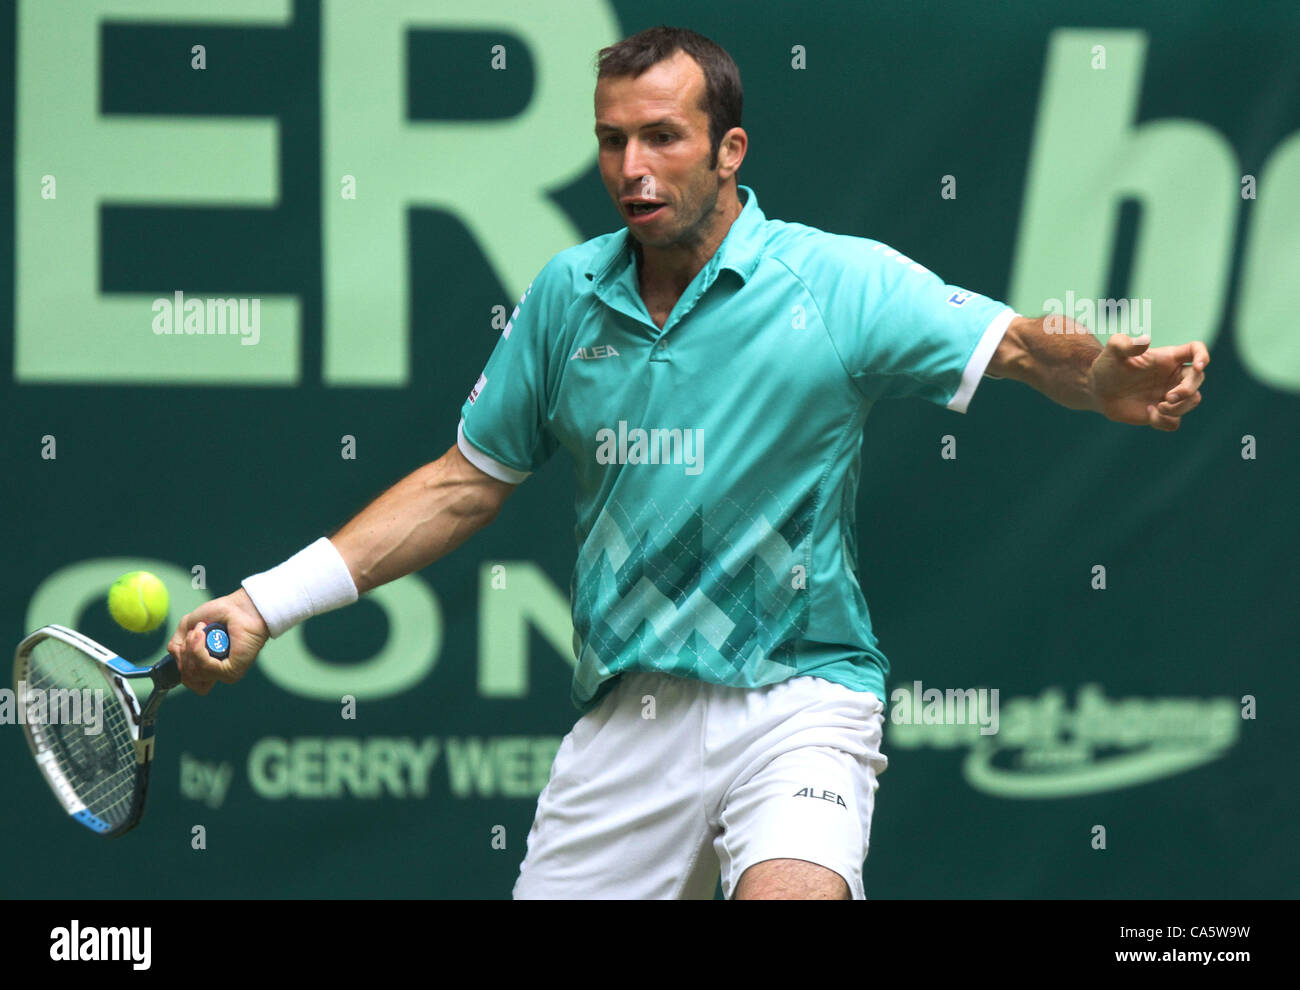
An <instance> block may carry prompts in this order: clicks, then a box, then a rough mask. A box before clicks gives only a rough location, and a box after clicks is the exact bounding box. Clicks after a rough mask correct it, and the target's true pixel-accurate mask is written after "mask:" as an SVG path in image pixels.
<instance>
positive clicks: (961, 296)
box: [948, 292, 973, 306]
mask: <svg viewBox="0 0 1300 990" xmlns="http://www.w3.org/2000/svg"><path fill="white" fill-rule="evenodd" d="M972 294H973V293H970V292H954V293H953V294H952V295H950V296H949V297H948V305H949V306H965V305H966V300H968V299H969V298H970V297H971V295H972Z"/></svg>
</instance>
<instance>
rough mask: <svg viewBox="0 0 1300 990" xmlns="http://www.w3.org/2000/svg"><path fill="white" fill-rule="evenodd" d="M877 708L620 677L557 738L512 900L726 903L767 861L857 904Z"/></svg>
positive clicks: (829, 692) (830, 693) (829, 688)
mask: <svg viewBox="0 0 1300 990" xmlns="http://www.w3.org/2000/svg"><path fill="white" fill-rule="evenodd" d="M883 712H884V703H883V702H882V701H881V699H879V698H878V697H876V696H875V695H874V694H871V693H870V692H862V691H854V690H852V689H850V688H847V687H844V686H843V685H840V684H834V683H832V682H831V681H827V680H824V679H822V678H820V677H807V676H806V677H795V678H791V679H789V680H786V681H782V682H781V683H779V684H772V685H768V686H766V687H761V688H735V687H722V686H720V685H717V684H709V683H706V682H704V681H699V680H694V679H687V678H680V677H669V676H666V675H662V674H652V673H633V674H625V675H623V677H622V679H621V680H620V682H619V683H618V684H617V685H615V687H614V688H613V689H612V690H611V691H610V692H609V694H607V695H606V696H605V697H604V698H603V699H602V700H601V703H600V704H599V705H598V706H597V707H596V708H595V709H593V710H592V711H590V712H588V713H587V714H586V715H584V716H583V717H582V718H580V719H579V720H578V722H577V724H576V725H574V727H573V730H572V731H571V732H569V734H568V735H566V736H565V737H564V740H563V741H562V742H561V744H560V749H559V751H558V753H557V754H556V756H555V762H554V763H553V764H552V766H551V776H550V781H549V783H547V785H546V787H545V789H544V790H543V791H542V794H541V797H540V798H539V799H538V802H537V815H536V817H535V818H534V820H533V826H532V829H531V830H530V831H529V833H528V850H527V853H526V855H525V857H524V861H523V864H522V865H521V866H520V870H519V879H518V880H517V881H516V882H515V888H514V896H515V897H516V898H519V899H523V898H553V899H561V898H562V899H578V898H608V899H632V898H635V899H648V898H659V899H705V900H707V899H711V898H712V897H713V895H714V891H715V888H716V886H717V882H718V877H719V874H721V878H722V892H723V894H724V896H726V897H727V898H728V899H730V898H731V897H732V895H733V894H734V893H735V890H736V884H737V883H738V882H739V880H740V877H741V874H743V873H744V872H745V870H747V869H748V868H749V867H751V866H753V865H754V864H755V863H761V862H763V861H764V860H769V859H801V860H806V861H808V862H810V863H816V864H818V865H820V866H824V867H826V868H827V869H830V870H834V871H835V872H836V873H838V874H839V875H840V876H841V877H843V878H844V880H845V881H846V882H847V883H848V886H849V890H850V892H851V893H852V896H853V897H854V899H856V900H863V899H865V897H866V895H865V894H864V892H863V888H862V863H863V861H864V860H865V859H866V856H867V840H868V837H869V835H870V832H871V812H872V808H873V805H874V799H875V791H876V787H877V783H876V777H877V775H878V774H880V773H882V772H883V771H884V769H885V767H886V766H888V760H887V759H886V758H885V757H884V756H882V755H881V753H880V741H881V730H882V728H883V724H884V715H883Z"/></svg>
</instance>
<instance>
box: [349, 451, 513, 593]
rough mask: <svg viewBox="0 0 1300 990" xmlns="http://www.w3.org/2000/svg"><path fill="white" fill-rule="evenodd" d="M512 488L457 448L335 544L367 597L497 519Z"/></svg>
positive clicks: (399, 487) (385, 498)
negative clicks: (484, 471) (381, 586)
mask: <svg viewBox="0 0 1300 990" xmlns="http://www.w3.org/2000/svg"><path fill="white" fill-rule="evenodd" d="M510 488H511V486H509V485H506V484H505V483H504V482H500V481H497V480H495V479H493V478H489V477H488V476H487V475H485V474H483V473H482V472H481V471H479V470H478V469H477V468H475V467H474V466H473V465H472V464H470V463H469V462H468V461H466V460H465V458H464V457H463V456H462V455H461V453H460V451H459V450H457V449H456V448H455V447H453V448H451V450H449V451H447V453H446V454H444V455H443V456H442V457H440V458H439V459H438V460H436V461H434V462H433V463H431V464H426V465H424V466H423V467H421V468H419V469H417V470H415V471H413V472H411V474H409V475H407V476H406V477H405V478H403V479H402V480H401V481H399V482H398V483H397V484H395V485H394V486H393V487H392V488H390V489H388V491H386V492H384V494H382V495H381V496H379V498H377V499H375V501H373V502H372V503H371V504H370V505H368V506H367V507H366V508H365V509H363V510H362V511H361V512H360V513H358V514H357V515H356V516H355V517H354V518H353V519H352V520H351V521H350V522H348V524H347V525H346V526H344V527H343V528H342V529H340V530H339V531H338V532H337V533H335V534H334V535H333V536H331V537H330V542H331V543H333V544H334V546H335V548H336V549H337V550H338V551H339V554H340V555H341V556H342V557H343V560H344V561H345V562H346V563H347V565H348V570H349V572H350V573H351V574H352V580H353V581H354V582H355V584H356V586H357V593H358V594H364V593H365V592H367V591H369V590H370V589H371V588H375V587H378V586H379V585H381V584H386V583H387V582H389V581H395V580H396V579H397V578H400V577H403V576H405V575H407V574H410V573H412V572H413V571H418V570H420V569H421V568H424V567H427V566H428V565H429V564H431V563H433V562H434V561H435V560H438V559H439V558H440V557H444V556H446V555H447V554H449V553H451V551H453V550H455V549H456V548H457V547H458V546H460V545H461V544H462V543H464V542H465V541H466V540H467V539H469V537H470V536H471V535H472V534H473V533H475V532H476V531H478V530H479V529H482V528H483V527H484V526H486V525H487V524H488V523H490V522H491V521H492V520H493V519H495V518H496V514H497V512H498V511H499V510H500V507H501V502H502V501H503V500H504V498H505V495H506V494H507V493H508V491H509V490H510Z"/></svg>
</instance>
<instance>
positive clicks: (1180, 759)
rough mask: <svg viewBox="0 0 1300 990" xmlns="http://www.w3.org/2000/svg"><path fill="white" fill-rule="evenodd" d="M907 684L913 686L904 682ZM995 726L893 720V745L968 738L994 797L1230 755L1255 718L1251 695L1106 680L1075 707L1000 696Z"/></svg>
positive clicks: (1108, 780) (1089, 785)
mask: <svg viewBox="0 0 1300 990" xmlns="http://www.w3.org/2000/svg"><path fill="white" fill-rule="evenodd" d="M903 690H904V691H906V690H907V689H903ZM1001 707H1002V711H1001V720H1000V724H999V726H998V731H997V732H996V733H995V734H994V735H982V734H981V733H980V726H979V725H978V723H976V722H972V721H969V720H967V721H965V722H958V721H954V720H951V719H947V718H944V719H942V720H940V719H938V718H936V719H934V720H916V721H912V722H910V723H908V722H903V723H896V722H891V723H890V724H888V725H887V726H886V728H885V743H886V745H887V746H893V747H899V748H903V749H913V748H918V747H921V746H932V747H934V748H935V749H956V748H958V747H966V749H967V753H966V760H965V762H964V764H963V766H962V775H963V776H964V777H965V778H966V783H968V784H970V786H971V787H973V788H974V789H975V790H977V791H982V792H984V793H985V794H992V795H994V796H996V797H1004V798H1020V799H1030V800H1032V799H1040V798H1058V797H1077V796H1078V795H1081V794H1095V793H1097V792H1099V791H1110V790H1116V789H1118V788H1121V787H1133V786H1135V785H1138V784H1145V783H1149V782H1150V781H1153V780H1159V779H1161V778H1163V777H1171V776H1173V775H1174V774H1178V773H1182V772H1183V771H1184V770H1190V769H1192V768H1193V767H1198V766H1201V765H1202V764H1205V763H1210V762H1212V761H1214V760H1217V759H1219V758H1220V757H1221V756H1223V755H1225V754H1226V753H1227V751H1228V750H1229V749H1230V748H1231V747H1232V746H1233V745H1235V744H1236V742H1237V740H1238V738H1239V736H1240V734H1241V720H1242V719H1243V718H1251V717H1254V709H1253V702H1251V703H1250V705H1248V706H1247V707H1245V708H1243V706H1242V705H1240V704H1238V703H1237V701H1236V699H1234V698H1120V699H1114V700H1112V699H1109V698H1107V697H1106V696H1105V693H1104V692H1103V690H1102V688H1101V686H1100V685H1097V684H1086V685H1084V686H1083V687H1081V688H1079V691H1078V695H1077V698H1076V701H1075V705H1074V708H1073V709H1070V708H1068V707H1067V706H1066V704H1065V692H1064V691H1063V690H1062V689H1061V688H1059V687H1052V688H1047V689H1046V690H1044V691H1043V692H1042V694H1040V695H1039V696H1038V697H1037V698H1012V699H1010V700H1009V701H1004V702H1003V703H1002V706H1001Z"/></svg>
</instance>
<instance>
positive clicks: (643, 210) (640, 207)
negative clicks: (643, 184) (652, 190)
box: [627, 203, 664, 217]
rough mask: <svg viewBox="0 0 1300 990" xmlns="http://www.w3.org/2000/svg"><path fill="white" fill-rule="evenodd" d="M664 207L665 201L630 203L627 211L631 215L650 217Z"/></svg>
mask: <svg viewBox="0 0 1300 990" xmlns="http://www.w3.org/2000/svg"><path fill="white" fill-rule="evenodd" d="M663 208H664V204H663V203H629V204H628V205H627V212H628V215H629V216H634V217H648V216H651V215H653V214H655V213H658V212H659V211H660V210H662V209H663Z"/></svg>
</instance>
